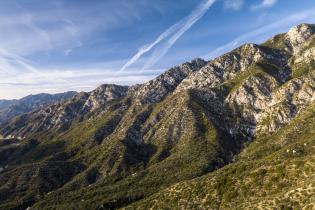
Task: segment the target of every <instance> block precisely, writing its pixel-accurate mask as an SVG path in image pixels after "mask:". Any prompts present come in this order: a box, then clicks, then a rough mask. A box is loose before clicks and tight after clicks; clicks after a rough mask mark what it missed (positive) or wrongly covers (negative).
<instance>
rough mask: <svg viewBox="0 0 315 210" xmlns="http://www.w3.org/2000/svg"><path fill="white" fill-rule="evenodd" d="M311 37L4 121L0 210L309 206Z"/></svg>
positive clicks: (283, 38) (314, 144) (304, 30)
mask: <svg viewBox="0 0 315 210" xmlns="http://www.w3.org/2000/svg"><path fill="white" fill-rule="evenodd" d="M314 34H315V26H314V25H310V24H302V25H299V26H296V27H294V28H292V29H291V30H290V31H289V32H288V33H284V34H280V35H278V36H276V37H274V38H272V39H270V40H268V41H267V42H266V43H264V44H262V45H255V44H246V45H243V46H241V47H239V48H237V49H235V50H233V51H232V52H230V53H227V54H225V55H222V56H220V57H218V58H216V59H214V60H212V61H209V62H206V61H203V60H201V59H197V60H194V61H191V62H188V63H185V64H182V65H180V66H176V67H174V68H172V69H170V70H168V71H166V72H165V73H164V74H162V75H160V76H159V77H157V78H155V79H153V80H151V81H149V82H147V83H145V84H142V85H136V86H131V87H125V86H117V85H102V86H100V87H99V88H97V89H96V90H94V91H92V92H90V93H78V94H76V95H75V96H74V97H72V98H71V99H69V100H67V101H65V102H61V103H56V104H53V105H51V106H45V107H43V108H42V109H40V110H39V111H36V112H33V113H28V114H24V115H21V116H19V117H17V118H14V119H12V120H10V121H8V122H7V123H4V124H3V125H2V126H1V127H0V133H1V135H2V136H4V137H5V138H8V137H10V138H12V139H6V140H1V141H0V167H1V168H0V208H1V209H25V208H27V207H31V209H117V208H127V209H147V208H156V209H255V208H262V209H264V208H272V207H274V208H284V209H285V208H289V209H290V208H297V209H299V208H304V207H305V209H312V208H314V206H312V205H313V204H314V197H315V192H314V189H315V185H314V183H315V177H314V168H315V162H314V161H315V157H314V154H315V153H314V152H315V151H314V150H315V139H314V137H313V136H314V135H313V134H314V131H313V130H314V129H313V128H314V126H315V124H314V122H315V121H314V120H315V118H314V117H315V116H314V114H315V112H314V110H315V104H314V100H315V93H314V91H315V71H314V70H315V68H314V67H315V59H314V58H315V35H314ZM18 139H22V140H18Z"/></svg>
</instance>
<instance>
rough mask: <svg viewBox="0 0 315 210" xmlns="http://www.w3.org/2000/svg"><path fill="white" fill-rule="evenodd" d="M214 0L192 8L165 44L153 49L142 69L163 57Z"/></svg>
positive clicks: (208, 0)
mask: <svg viewBox="0 0 315 210" xmlns="http://www.w3.org/2000/svg"><path fill="white" fill-rule="evenodd" d="M214 2H215V0H207V1H204V2H203V3H201V4H200V5H199V6H198V7H197V8H196V9H194V10H193V11H192V13H191V14H190V15H189V16H188V17H187V18H185V20H184V21H183V23H182V24H181V27H180V29H179V30H178V31H177V32H176V33H175V34H174V35H172V36H171V37H170V38H169V39H168V40H167V42H166V43H165V44H163V45H162V46H161V47H160V48H157V49H156V50H154V52H153V54H152V55H151V57H150V59H149V60H148V61H147V62H146V64H145V65H144V67H143V70H144V69H146V68H149V67H151V66H152V65H154V64H155V63H156V62H157V61H159V60H160V59H161V58H162V57H164V55H165V54H166V53H167V52H168V50H169V49H170V48H171V47H172V46H173V45H174V44H175V43H176V41H177V40H178V39H179V38H180V37H181V36H182V35H183V34H184V33H185V32H186V31H187V30H189V29H190V28H191V27H192V26H193V25H194V24H195V23H196V22H197V21H198V20H199V19H200V18H202V17H203V16H204V15H205V14H206V12H207V11H208V9H209V8H210V7H211V6H212V4H213V3H214Z"/></svg>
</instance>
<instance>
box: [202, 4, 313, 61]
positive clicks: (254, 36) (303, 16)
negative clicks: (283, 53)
mask: <svg viewBox="0 0 315 210" xmlns="http://www.w3.org/2000/svg"><path fill="white" fill-rule="evenodd" d="M314 21H315V7H314V8H311V9H308V10H304V11H301V12H298V13H295V14H293V15H290V16H288V17H286V18H283V19H281V20H278V21H275V22H273V23H271V24H267V25H265V26H262V27H259V28H258V29H255V30H253V31H250V32H248V33H246V34H243V35H241V36H239V37H237V38H236V39H234V40H233V41H231V42H229V43H227V44H225V45H222V46H220V47H218V48H216V49H215V50H213V51H212V52H211V53H209V54H207V55H204V56H202V57H203V58H205V59H209V58H210V59H213V58H215V57H217V56H219V55H222V54H223V53H225V52H228V51H230V50H232V49H234V48H236V47H238V46H240V45H242V44H245V43H248V42H256V43H257V42H258V43H259V42H262V41H264V40H266V39H267V38H270V36H272V35H275V34H276V33H281V32H284V31H287V30H288V29H289V28H290V27H292V26H294V25H297V24H300V23H302V22H311V23H312V22H314Z"/></svg>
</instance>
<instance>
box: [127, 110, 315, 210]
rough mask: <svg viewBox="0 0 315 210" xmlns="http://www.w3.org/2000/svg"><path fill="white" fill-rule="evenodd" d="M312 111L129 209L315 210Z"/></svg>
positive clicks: (314, 116) (313, 121)
mask: <svg viewBox="0 0 315 210" xmlns="http://www.w3.org/2000/svg"><path fill="white" fill-rule="evenodd" d="M314 127H315V106H313V107H309V108H308V109H307V110H306V111H305V112H303V113H301V114H300V115H299V116H298V117H297V118H296V119H295V120H294V121H293V122H291V123H290V124H289V125H287V126H285V127H284V128H282V129H281V130H279V131H278V132H277V133H275V134H273V135H271V136H265V137H263V136H261V137H259V138H257V139H256V140H255V141H254V142H253V143H251V144H249V146H248V147H247V148H246V149H245V150H244V151H242V152H241V153H240V155H239V156H238V157H237V160H236V162H235V163H231V164H229V165H227V166H225V167H223V168H221V169H219V170H217V171H215V172H213V173H210V174H207V175H205V176H202V177H200V178H197V179H194V180H191V181H184V182H180V183H178V184H176V185H174V186H172V187H170V188H168V189H166V190H163V191H161V192H159V193H157V194H155V195H153V196H151V197H150V198H148V199H145V200H142V201H140V202H137V203H134V204H132V205H131V206H129V207H128V209H148V208H151V207H152V208H153V209H179V208H185V209H255V208H259V207H260V208H263V209H267V208H276V209H281V208H282V209H285V208H287V209H290V208H293V209H301V208H302V207H306V209H312V208H315V206H314V203H315V183H314V180H315V135H314V134H315V130H314Z"/></svg>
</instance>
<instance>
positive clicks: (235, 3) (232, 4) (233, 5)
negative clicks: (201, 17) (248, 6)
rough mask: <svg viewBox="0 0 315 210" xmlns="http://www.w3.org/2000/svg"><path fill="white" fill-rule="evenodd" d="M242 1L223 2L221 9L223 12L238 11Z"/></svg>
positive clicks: (229, 0)
mask: <svg viewBox="0 0 315 210" xmlns="http://www.w3.org/2000/svg"><path fill="white" fill-rule="evenodd" d="M243 4H244V0H225V1H224V2H223V7H224V9H225V10H230V9H231V10H239V9H241V8H242V6H243Z"/></svg>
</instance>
